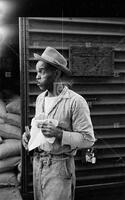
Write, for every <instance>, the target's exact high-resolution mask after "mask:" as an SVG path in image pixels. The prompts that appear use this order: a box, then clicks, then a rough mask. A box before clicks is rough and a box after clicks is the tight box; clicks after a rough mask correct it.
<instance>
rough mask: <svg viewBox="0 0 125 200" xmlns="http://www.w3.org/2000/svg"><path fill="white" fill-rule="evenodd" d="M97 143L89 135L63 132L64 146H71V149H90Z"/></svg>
mask: <svg viewBox="0 0 125 200" xmlns="http://www.w3.org/2000/svg"><path fill="white" fill-rule="evenodd" d="M94 142H95V139H94V138H92V137H91V136H90V135H89V134H82V133H78V132H70V131H63V135H62V146H63V145H70V146H71V148H72V149H73V148H89V147H91V146H92V145H93V144H94Z"/></svg>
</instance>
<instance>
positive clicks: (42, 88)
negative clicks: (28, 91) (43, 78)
mask: <svg viewBox="0 0 125 200" xmlns="http://www.w3.org/2000/svg"><path fill="white" fill-rule="evenodd" d="M38 87H39V88H40V90H41V91H42V92H44V91H46V88H45V87H42V86H41V85H38Z"/></svg>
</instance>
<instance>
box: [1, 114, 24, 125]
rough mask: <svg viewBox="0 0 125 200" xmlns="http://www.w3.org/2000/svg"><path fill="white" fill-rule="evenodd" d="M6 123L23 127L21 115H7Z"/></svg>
mask: <svg viewBox="0 0 125 200" xmlns="http://www.w3.org/2000/svg"><path fill="white" fill-rule="evenodd" d="M4 121H5V123H7V124H10V125H13V126H17V127H21V115H19V114H14V113H7V114H6V118H5V120H4Z"/></svg>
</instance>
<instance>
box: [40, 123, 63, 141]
mask: <svg viewBox="0 0 125 200" xmlns="http://www.w3.org/2000/svg"><path fill="white" fill-rule="evenodd" d="M41 130H42V133H43V135H44V136H45V137H56V138H57V139H59V140H61V139H62V134H63V131H62V129H61V128H59V127H56V126H54V125H53V124H52V123H51V122H49V123H43V124H42V125H41Z"/></svg>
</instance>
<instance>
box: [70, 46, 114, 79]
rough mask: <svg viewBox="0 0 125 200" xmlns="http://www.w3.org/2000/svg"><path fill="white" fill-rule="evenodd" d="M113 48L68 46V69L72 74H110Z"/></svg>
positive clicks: (112, 66) (112, 63)
mask: <svg viewBox="0 0 125 200" xmlns="http://www.w3.org/2000/svg"><path fill="white" fill-rule="evenodd" d="M113 58H114V57H113V48H111V47H84V46H71V47H70V69H71V71H72V73H73V75H74V76H112V75H113V72H114V60H113Z"/></svg>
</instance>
